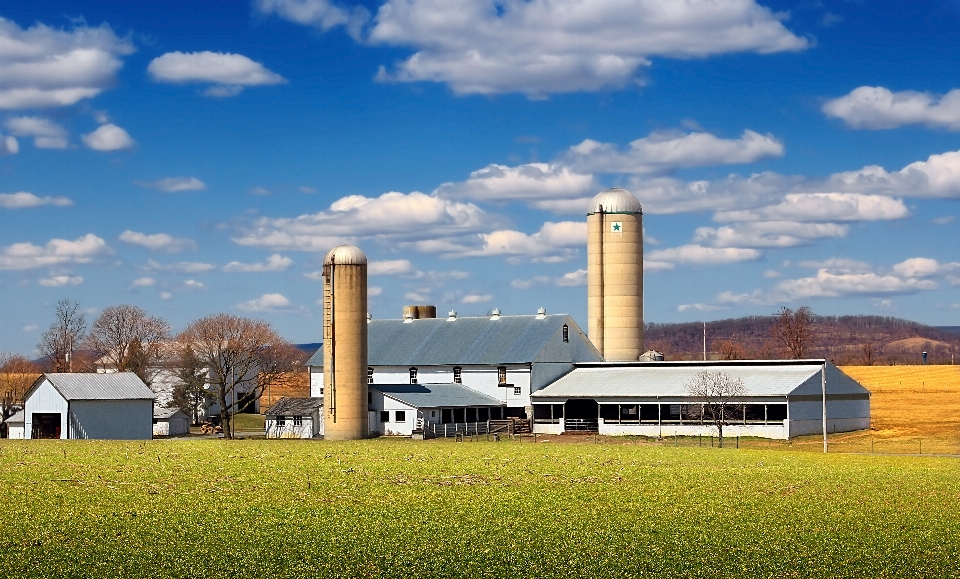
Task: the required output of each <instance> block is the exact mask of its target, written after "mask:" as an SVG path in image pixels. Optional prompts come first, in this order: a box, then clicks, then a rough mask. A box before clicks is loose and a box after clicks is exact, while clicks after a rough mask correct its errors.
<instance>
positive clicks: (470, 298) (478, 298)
mask: <svg viewBox="0 0 960 579" xmlns="http://www.w3.org/2000/svg"><path fill="white" fill-rule="evenodd" d="M492 299H493V296H492V295H490V294H467V295H465V296H463V298H461V299H460V303H462V304H485V303H487V302H489V301H490V300H492Z"/></svg>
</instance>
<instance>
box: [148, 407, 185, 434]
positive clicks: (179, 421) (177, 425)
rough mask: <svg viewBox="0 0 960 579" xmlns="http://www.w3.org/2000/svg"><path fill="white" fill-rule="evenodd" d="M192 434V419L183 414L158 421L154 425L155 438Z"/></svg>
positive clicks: (178, 413) (177, 413)
mask: <svg viewBox="0 0 960 579" xmlns="http://www.w3.org/2000/svg"><path fill="white" fill-rule="evenodd" d="M183 434H190V418H189V417H188V416H187V415H186V414H184V413H183V412H182V411H181V412H176V413H174V414H173V415H171V416H170V417H169V418H163V419H159V420H157V422H155V423H154V425H153V435H154V436H179V435H183Z"/></svg>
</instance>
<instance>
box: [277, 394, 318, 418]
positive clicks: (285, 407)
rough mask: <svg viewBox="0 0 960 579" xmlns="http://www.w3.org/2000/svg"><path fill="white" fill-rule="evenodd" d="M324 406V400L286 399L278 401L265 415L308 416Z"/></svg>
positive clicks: (316, 398) (315, 398)
mask: <svg viewBox="0 0 960 579" xmlns="http://www.w3.org/2000/svg"><path fill="white" fill-rule="evenodd" d="M321 406H323V398H319V397H314V398H293V397H284V398H281V399H280V400H277V401H276V402H275V403H274V405H273V406H271V407H270V408H269V409H268V410H267V411H266V412H265V414H266V415H267V416H283V415H286V416H308V415H310V414H313V411H314V410H316V409H317V408H320V407H321Z"/></svg>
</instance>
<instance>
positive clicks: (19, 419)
mask: <svg viewBox="0 0 960 579" xmlns="http://www.w3.org/2000/svg"><path fill="white" fill-rule="evenodd" d="M3 423H4V424H5V425H6V426H7V438H15V439H20V438H23V410H20V411H18V412H15V413H14V414H13V415H12V416H11V417H10V418H7V419H6V420H4V421H3Z"/></svg>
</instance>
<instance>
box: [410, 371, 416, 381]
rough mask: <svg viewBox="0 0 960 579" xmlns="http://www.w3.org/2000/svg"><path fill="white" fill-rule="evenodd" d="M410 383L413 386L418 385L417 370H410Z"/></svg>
mask: <svg viewBox="0 0 960 579" xmlns="http://www.w3.org/2000/svg"><path fill="white" fill-rule="evenodd" d="M410 383H411V384H416V383H417V369H416V368H410Z"/></svg>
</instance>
